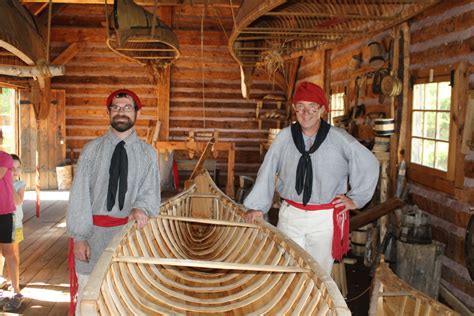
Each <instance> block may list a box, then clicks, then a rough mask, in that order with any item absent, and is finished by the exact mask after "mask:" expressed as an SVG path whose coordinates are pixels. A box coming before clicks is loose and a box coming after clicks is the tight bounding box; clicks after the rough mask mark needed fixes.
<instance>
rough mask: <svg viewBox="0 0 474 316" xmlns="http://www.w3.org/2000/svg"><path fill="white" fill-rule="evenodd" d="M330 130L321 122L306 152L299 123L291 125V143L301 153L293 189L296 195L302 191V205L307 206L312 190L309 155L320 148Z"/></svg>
mask: <svg viewBox="0 0 474 316" xmlns="http://www.w3.org/2000/svg"><path fill="white" fill-rule="evenodd" d="M330 128H331V125H329V124H328V123H326V122H325V121H323V120H321V123H320V125H319V130H318V133H317V134H316V139H315V140H314V143H313V145H312V146H311V148H310V149H309V150H308V151H306V146H305V143H304V139H303V132H302V131H301V125H300V123H298V122H296V123H295V124H293V125H291V136H293V142H294V143H295V146H296V148H297V149H298V151H299V152H300V153H301V157H300V160H299V161H298V167H297V168H296V181H295V189H296V193H298V194H301V191H303V205H306V204H308V202H309V199H310V198H311V191H312V188H313V166H312V165H311V156H310V154H312V153H314V152H315V151H316V150H317V149H318V148H319V146H321V144H322V143H323V142H324V140H325V139H326V136H327V135H328V133H329V129H330Z"/></svg>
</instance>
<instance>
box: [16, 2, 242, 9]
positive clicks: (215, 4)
mask: <svg viewBox="0 0 474 316" xmlns="http://www.w3.org/2000/svg"><path fill="white" fill-rule="evenodd" d="M20 2H22V3H45V2H46V3H48V2H49V0H20ZM52 2H53V3H66V4H102V5H103V4H104V3H105V0H52ZM113 3H114V0H107V4H113ZM135 3H136V4H138V5H142V6H153V5H154V4H155V2H154V0H135ZM157 5H158V6H180V5H208V6H209V5H210V6H215V7H231V3H230V1H229V0H160V1H158V4H157ZM239 6H240V1H238V0H233V1H232V7H234V8H237V9H238V8H239Z"/></svg>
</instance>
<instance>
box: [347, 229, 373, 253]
mask: <svg viewBox="0 0 474 316" xmlns="http://www.w3.org/2000/svg"><path fill="white" fill-rule="evenodd" d="M369 225H370V224H369ZM369 225H366V226H363V227H360V228H358V229H356V230H353V231H352V232H351V252H352V254H353V255H354V256H357V257H363V256H364V254H365V244H366V243H367V231H368V229H369Z"/></svg>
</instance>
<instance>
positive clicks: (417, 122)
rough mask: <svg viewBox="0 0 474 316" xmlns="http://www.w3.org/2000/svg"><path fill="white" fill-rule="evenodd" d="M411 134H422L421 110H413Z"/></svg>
mask: <svg viewBox="0 0 474 316" xmlns="http://www.w3.org/2000/svg"><path fill="white" fill-rule="evenodd" d="M411 126H412V131H411V133H412V136H419V137H421V136H423V134H422V133H423V112H419V111H417V112H413V121H412V123H411Z"/></svg>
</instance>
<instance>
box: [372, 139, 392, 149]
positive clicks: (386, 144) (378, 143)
mask: <svg viewBox="0 0 474 316" xmlns="http://www.w3.org/2000/svg"><path fill="white" fill-rule="evenodd" d="M389 148H390V137H381V136H375V144H374V147H373V148H372V151H374V152H386V151H388V150H389Z"/></svg>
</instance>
